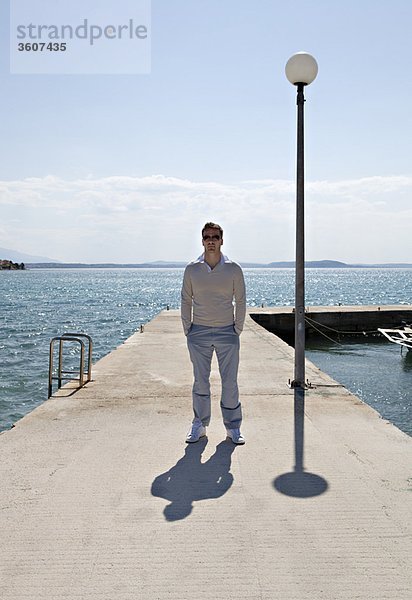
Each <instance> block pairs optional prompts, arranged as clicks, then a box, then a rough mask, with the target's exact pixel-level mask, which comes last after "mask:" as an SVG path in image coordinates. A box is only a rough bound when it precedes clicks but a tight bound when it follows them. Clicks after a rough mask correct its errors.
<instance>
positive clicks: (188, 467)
mask: <svg viewBox="0 0 412 600" xmlns="http://www.w3.org/2000/svg"><path fill="white" fill-rule="evenodd" d="M207 443H208V440H207V438H206V437H204V438H201V439H200V440H199V441H198V442H196V443H195V444H188V445H187V447H186V449H185V454H184V456H182V458H180V459H179V460H178V461H177V463H176V464H175V465H174V466H173V467H172V468H171V469H169V470H168V471H166V472H165V473H162V474H161V475H158V476H157V477H156V478H155V479H154V481H153V483H152V487H151V493H152V495H153V496H157V497H159V498H164V499H165V500H168V501H169V502H170V504H168V505H167V506H166V507H165V508H164V511H163V514H164V517H165V519H166V521H179V520H181V519H184V518H186V517H188V516H189V515H190V513H191V512H192V510H193V503H194V502H196V501H199V500H207V499H212V498H220V497H221V496H223V494H225V493H226V492H227V491H228V489H229V488H230V487H231V485H232V483H233V475H232V473H230V466H231V457H232V453H233V451H234V450H235V448H236V446H235V445H234V444H233V443H232V442H231V441H230V442H229V441H227V440H226V441H223V442H220V444H218V445H217V446H216V450H215V453H214V454H213V456H211V457H210V458H209V460H207V461H206V462H204V463H202V461H201V458H202V454H203V452H204V450H205V448H206V445H207Z"/></svg>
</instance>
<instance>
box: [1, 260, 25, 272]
mask: <svg viewBox="0 0 412 600" xmlns="http://www.w3.org/2000/svg"><path fill="white" fill-rule="evenodd" d="M25 269H26V265H25V264H24V263H15V262H13V261H12V260H3V259H0V271H24V270H25Z"/></svg>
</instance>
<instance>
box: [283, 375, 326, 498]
mask: <svg viewBox="0 0 412 600" xmlns="http://www.w3.org/2000/svg"><path fill="white" fill-rule="evenodd" d="M294 392H295V397H294V419H295V423H294V425H295V467H294V470H293V471H291V472H289V473H283V474H282V475H279V477H276V479H275V480H274V481H273V486H274V488H275V489H276V490H277V491H278V492H280V493H281V494H285V495H286V496H292V497H294V498H312V497H314V496H320V495H321V494H323V493H324V492H326V490H327V489H328V483H327V481H326V480H325V479H324V478H323V477H321V476H320V475H316V474H315V473H308V472H307V471H305V468H304V466H303V455H304V420H305V390H304V389H303V388H302V387H295V388H294Z"/></svg>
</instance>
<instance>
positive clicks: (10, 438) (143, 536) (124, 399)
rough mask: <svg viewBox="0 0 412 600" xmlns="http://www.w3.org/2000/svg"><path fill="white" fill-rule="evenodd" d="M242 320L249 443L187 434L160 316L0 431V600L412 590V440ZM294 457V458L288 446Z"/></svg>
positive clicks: (178, 375)
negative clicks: (88, 375) (85, 380)
mask: <svg viewBox="0 0 412 600" xmlns="http://www.w3.org/2000/svg"><path fill="white" fill-rule="evenodd" d="M292 376H293V350H292V349H291V348H290V347H289V346H287V344H285V343H284V342H282V341H281V340H280V339H279V338H277V337H276V336H274V335H273V334H271V333H269V332H268V331H266V330H265V329H263V328H262V327H260V326H259V325H258V324H257V323H256V322H255V321H254V320H253V319H252V318H251V317H250V316H248V317H247V319H246V324H245V330H244V332H243V334H242V337H241V368H240V377H239V384H240V390H241V396H242V403H243V407H244V426H243V428H242V430H243V432H244V434H245V437H246V440H247V441H246V445H245V446H242V447H235V446H234V445H233V444H232V442H230V441H228V440H226V438H225V432H224V428H223V425H222V422H221V416H220V411H219V405H218V404H219V403H218V400H219V377H218V373H217V367H216V364H215V362H214V366H213V372H212V389H213V393H214V401H213V419H212V423H211V425H210V427H209V428H208V437H207V438H205V439H203V440H202V441H200V442H198V443H197V444H191V445H186V444H185V443H184V438H185V434H186V431H187V429H188V426H189V422H190V420H191V383H192V373H191V364H190V361H189V357H188V354H187V349H186V340H185V338H184V336H183V333H182V328H181V324H180V318H179V315H178V313H177V311H166V312H163V313H161V314H160V315H159V316H157V317H156V318H155V319H154V320H153V321H152V322H150V323H149V324H148V325H146V326H145V329H144V333H136V334H135V335H133V336H132V337H131V338H130V339H129V340H127V341H126V342H125V343H124V344H122V345H121V346H120V347H119V348H117V349H116V350H115V351H113V352H112V353H111V354H109V355H108V356H106V357H105V358H103V359H102V360H100V361H99V362H98V363H97V364H96V365H95V366H94V369H93V381H92V382H91V383H89V384H87V386H85V387H84V388H83V389H81V390H79V391H78V392H76V393H75V394H73V395H70V394H71V391H72V390H71V389H70V386H67V387H65V388H63V389H62V390H60V392H59V394H58V395H56V396H54V397H52V398H51V399H50V400H48V401H47V402H45V403H44V404H43V405H42V406H40V407H39V408H37V409H36V410H34V411H33V412H32V413H30V414H29V415H27V416H26V417H25V418H23V419H22V420H21V421H19V422H18V423H17V424H16V426H15V428H14V429H12V430H11V431H7V432H5V433H3V434H1V435H0V486H1V487H0V590H1V592H0V596H1V599H2V600H23V599H24V600H29V599H30V600H40V599H47V600H60V599H69V600H75V599H82V600H86V599H87V600H89V599H90V600H91V599H93V600H94V599H96V600H97V599H98V600H154V599H156V600H166V599H168V600H169V599H171V600H189V599H190V600H192V599H193V598H197V599H200V600H206V599H208V600H220V599H225V600H226V599H227V600H235V599H236V600H239V599H240V598H241V599H248V600H278V599H279V600H319V599H321V598H322V599H327V600H335V599H336V600H338V599H339V600H340V599H345V600H354V599H364V600H366V599H373V600H383V599H385V600H407V599H408V600H409V598H410V595H411V583H412V581H411V579H412V577H411V572H412V570H411V568H410V567H411V564H410V556H411V551H412V544H411V539H410V526H411V512H412V510H411V506H412V504H411V489H412V480H411V472H410V467H411V464H412V440H411V438H410V437H409V436H407V435H406V434H404V433H402V432H401V431H399V430H398V429H397V428H396V427H394V426H393V425H391V424H390V423H388V422H386V421H385V420H383V419H381V418H380V417H379V415H378V414H377V413H376V412H375V411H374V410H373V409H372V408H370V407H368V406H367V405H365V404H364V403H362V402H361V401H360V400H359V399H358V398H356V397H355V396H353V395H351V394H350V393H349V392H348V391H347V390H346V389H345V388H343V387H342V386H340V385H339V384H338V383H337V382H335V381H333V380H332V379H331V378H329V377H328V376H327V375H325V374H324V373H322V372H321V371H320V370H319V369H317V368H316V367H315V366H314V365H312V364H311V363H309V362H308V364H307V376H308V378H309V379H310V380H311V382H312V384H313V386H314V387H313V389H311V390H309V391H307V392H306V394H305V399H304V401H305V405H304V422H303V423H302V422H300V424H299V426H298V427H295V417H297V413H294V406H295V398H294V392H293V391H292V390H290V389H289V388H288V387H287V381H288V379H289V378H291V377H292ZM297 448H298V449H299V453H300V454H301V455H302V459H303V464H301V465H300V467H299V464H298V463H299V460H297V456H296V449H297Z"/></svg>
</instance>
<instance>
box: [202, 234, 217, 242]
mask: <svg viewBox="0 0 412 600" xmlns="http://www.w3.org/2000/svg"><path fill="white" fill-rule="evenodd" d="M207 240H216V242H217V241H219V240H220V235H204V236H203V241H204V242H206V241H207Z"/></svg>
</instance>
